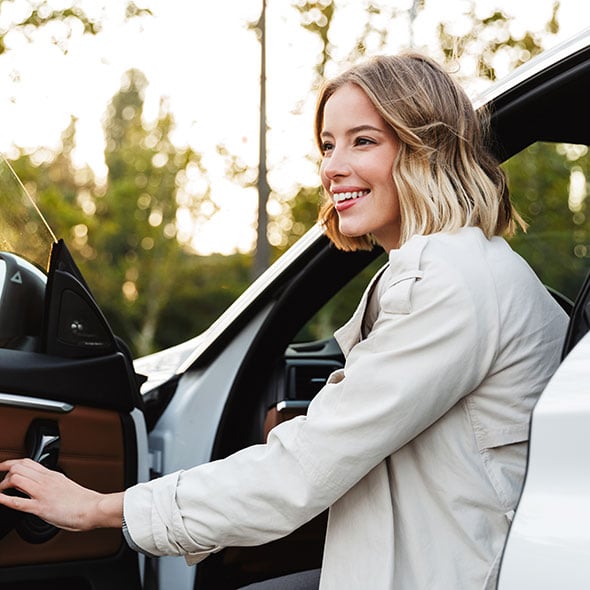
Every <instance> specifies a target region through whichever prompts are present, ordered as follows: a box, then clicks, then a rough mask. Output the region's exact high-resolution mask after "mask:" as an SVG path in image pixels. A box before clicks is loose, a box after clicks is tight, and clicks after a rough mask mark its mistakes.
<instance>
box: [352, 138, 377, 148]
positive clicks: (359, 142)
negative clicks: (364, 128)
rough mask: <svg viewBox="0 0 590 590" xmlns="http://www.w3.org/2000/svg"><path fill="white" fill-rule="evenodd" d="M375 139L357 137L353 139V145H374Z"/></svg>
mask: <svg viewBox="0 0 590 590" xmlns="http://www.w3.org/2000/svg"><path fill="white" fill-rule="evenodd" d="M374 144H375V141H374V140H372V139H369V138H368V137H357V138H356V139H355V140H354V145H358V146H363V145H374Z"/></svg>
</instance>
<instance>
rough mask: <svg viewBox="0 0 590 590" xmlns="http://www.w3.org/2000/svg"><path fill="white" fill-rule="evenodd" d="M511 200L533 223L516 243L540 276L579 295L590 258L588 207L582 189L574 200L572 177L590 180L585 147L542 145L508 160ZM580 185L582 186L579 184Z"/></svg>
mask: <svg viewBox="0 0 590 590" xmlns="http://www.w3.org/2000/svg"><path fill="white" fill-rule="evenodd" d="M504 169H505V170H506V173H507V175H508V180H509V188H510V192H511V195H512V200H513V202H514V204H515V206H516V207H517V209H518V211H519V212H520V213H521V215H522V216H523V217H524V218H525V220H526V221H527V222H528V224H529V229H528V231H527V233H526V234H523V233H519V234H517V236H515V237H514V238H513V239H512V241H511V243H512V246H513V247H514V248H515V249H516V250H517V251H518V252H519V253H520V254H521V255H522V256H523V257H524V258H525V259H526V260H527V261H528V262H529V263H530V264H531V266H532V267H533V268H534V269H535V272H536V273H537V274H538V275H539V276H540V277H541V280H542V281H543V282H544V283H545V284H546V285H549V286H550V287H553V288H554V289H557V290H558V291H560V292H561V293H563V294H564V295H566V296H568V297H569V298H570V299H573V298H575V296H576V294H577V291H578V289H579V288H580V284H581V282H582V279H583V277H584V276H585V274H586V273H587V272H588V266H589V260H590V231H589V229H588V222H587V215H588V205H587V203H586V199H585V198H583V195H584V189H583V187H581V190H580V192H579V198H578V199H573V198H572V197H573V196H574V195H573V193H572V190H575V189H572V185H571V182H572V175H573V176H574V178H575V176H576V175H578V178H579V179H580V180H582V183H583V182H586V185H587V180H585V181H584V180H583V179H584V178H585V179H588V178H590V156H589V155H588V149H587V148H586V146H569V145H563V144H557V145H556V144H547V143H537V144H534V145H532V146H531V147H529V148H528V149H526V150H524V151H523V152H522V153H520V154H517V155H516V156H514V157H513V158H511V159H510V160H509V161H508V162H506V163H505V164H504ZM578 186H580V185H578Z"/></svg>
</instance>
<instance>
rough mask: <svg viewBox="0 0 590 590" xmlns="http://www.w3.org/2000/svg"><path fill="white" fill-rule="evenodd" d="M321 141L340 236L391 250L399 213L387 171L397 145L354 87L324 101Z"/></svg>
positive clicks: (323, 175) (396, 240)
mask: <svg viewBox="0 0 590 590" xmlns="http://www.w3.org/2000/svg"><path fill="white" fill-rule="evenodd" d="M321 141H322V152H323V160H322V164H321V167H320V175H321V179H322V184H323V185H324V188H325V190H326V191H327V192H328V194H329V195H330V196H331V197H332V199H333V200H334V206H335V208H336V211H337V212H338V219H339V229H340V232H341V233H342V234H344V235H346V236H351V237H358V236H363V235H366V234H369V233H371V234H373V236H375V239H376V240H377V242H379V244H380V245H381V246H382V247H383V248H384V249H385V250H386V251H389V250H391V249H392V248H396V247H397V246H398V244H399V236H400V210H399V201H398V196H397V190H396V188H395V185H394V182H393V176H392V169H393V162H394V160H395V157H396V155H397V152H398V148H399V142H398V139H397V138H396V136H395V134H394V133H393V131H392V129H391V128H390V127H389V125H387V123H386V122H385V121H384V120H383V118H382V117H381V115H380V114H379V113H378V111H377V110H376V108H375V107H374V106H373V103H372V102H371V101H370V100H369V98H368V97H367V95H366V94H365V92H364V91H363V90H362V89H361V88H360V87H359V86H357V85H356V84H352V83H346V84H344V85H343V86H341V87H340V88H339V89H338V90H336V91H335V92H334V94H332V96H330V98H328V100H327V101H326V104H325V107H324V112H323V125H322V131H321Z"/></svg>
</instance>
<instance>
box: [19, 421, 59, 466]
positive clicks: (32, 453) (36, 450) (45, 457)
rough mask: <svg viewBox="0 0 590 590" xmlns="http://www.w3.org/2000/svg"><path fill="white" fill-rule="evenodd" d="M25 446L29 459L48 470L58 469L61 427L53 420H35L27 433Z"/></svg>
mask: <svg viewBox="0 0 590 590" xmlns="http://www.w3.org/2000/svg"><path fill="white" fill-rule="evenodd" d="M25 445H26V447H27V451H28V454H29V457H30V458H31V459H33V461H37V463H41V465H44V466H45V467H47V468H48V469H56V468H57V459H58V456H59V447H60V437H59V426H58V425H57V422H54V421H53V420H33V422H31V425H30V426H29V430H28V431H27V436H26V439H25Z"/></svg>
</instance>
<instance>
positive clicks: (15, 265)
mask: <svg viewBox="0 0 590 590" xmlns="http://www.w3.org/2000/svg"><path fill="white" fill-rule="evenodd" d="M46 284H47V277H46V276H45V274H44V273H43V272H42V271H40V270H39V269H38V268H37V267H36V266H34V265H32V264H31V263H30V262H27V261H26V260H25V259H24V258H21V257H20V256H17V255H15V254H10V253H8V252H0V348H10V349H13V350H25V351H31V352H37V351H39V350H40V348H41V339H42V332H43V305H44V304H43V302H44V299H45V287H46Z"/></svg>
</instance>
